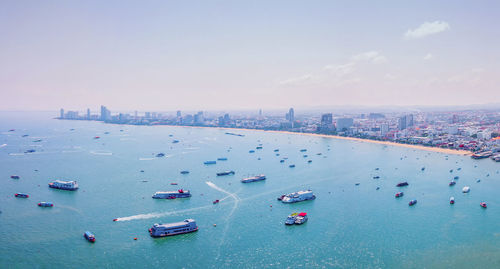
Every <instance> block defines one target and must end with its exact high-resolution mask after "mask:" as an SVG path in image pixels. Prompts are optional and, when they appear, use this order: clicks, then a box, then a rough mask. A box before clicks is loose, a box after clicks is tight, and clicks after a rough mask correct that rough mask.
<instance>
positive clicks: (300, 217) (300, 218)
mask: <svg viewBox="0 0 500 269" xmlns="http://www.w3.org/2000/svg"><path fill="white" fill-rule="evenodd" d="M306 221H307V213H305V212H301V213H300V214H299V215H298V216H297V217H296V218H295V224H298V225H300V224H303V223H304V222H306Z"/></svg>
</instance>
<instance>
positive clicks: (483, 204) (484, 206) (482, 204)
mask: <svg viewBox="0 0 500 269" xmlns="http://www.w3.org/2000/svg"><path fill="white" fill-rule="evenodd" d="M479 205H480V206H481V207H482V208H486V207H487V206H486V203H485V202H481V203H479Z"/></svg>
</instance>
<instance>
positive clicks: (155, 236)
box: [149, 226, 198, 238]
mask: <svg viewBox="0 0 500 269" xmlns="http://www.w3.org/2000/svg"><path fill="white" fill-rule="evenodd" d="M196 231H198V226H196V228H195V229H193V230H191V231H182V232H178V233H169V234H161V235H153V233H152V232H151V229H150V230H149V235H151V237H154V238H158V237H167V236H174V235H180V234H187V233H192V232H196Z"/></svg>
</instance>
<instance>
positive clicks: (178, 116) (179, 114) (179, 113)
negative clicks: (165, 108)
mask: <svg viewBox="0 0 500 269" xmlns="http://www.w3.org/2000/svg"><path fill="white" fill-rule="evenodd" d="M180 117H182V114H181V111H180V110H177V118H180Z"/></svg>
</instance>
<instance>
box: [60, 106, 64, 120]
mask: <svg viewBox="0 0 500 269" xmlns="http://www.w3.org/2000/svg"><path fill="white" fill-rule="evenodd" d="M59 117H60V118H61V119H64V109H62V108H61V110H60V116H59Z"/></svg>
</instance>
